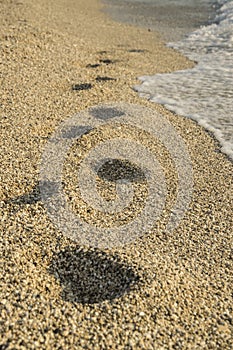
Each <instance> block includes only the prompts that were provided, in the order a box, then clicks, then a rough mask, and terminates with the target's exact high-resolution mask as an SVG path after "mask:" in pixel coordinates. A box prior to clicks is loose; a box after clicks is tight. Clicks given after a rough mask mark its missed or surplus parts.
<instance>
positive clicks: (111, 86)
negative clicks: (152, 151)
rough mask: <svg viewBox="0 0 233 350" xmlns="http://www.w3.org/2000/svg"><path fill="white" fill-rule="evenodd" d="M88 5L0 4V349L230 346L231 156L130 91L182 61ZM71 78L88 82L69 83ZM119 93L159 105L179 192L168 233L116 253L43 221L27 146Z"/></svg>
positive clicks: (38, 149)
mask: <svg viewBox="0 0 233 350" xmlns="http://www.w3.org/2000/svg"><path fill="white" fill-rule="evenodd" d="M101 8H102V4H101V3H100V2H99V1H91V0H87V1H84V0H79V1H75V0H68V1H66V2H64V1H62V0H52V1H50V2H49V3H47V2H46V1H45V0H37V1H34V0H25V1H24V2H22V3H21V2H18V3H15V4H12V2H11V1H8V0H7V1H5V2H4V3H2V11H1V13H0V21H1V23H2V26H1V28H0V36H1V42H2V47H3V50H2V52H3V57H2V64H1V66H2V76H1V85H0V89H1V96H2V110H1V140H0V149H1V154H2V161H1V164H0V174H1V182H0V198H1V200H0V216H1V218H2V220H1V223H0V229H1V235H0V251H1V253H2V256H3V257H4V261H3V265H2V266H3V272H2V273H1V275H2V282H1V286H2V288H3V293H2V297H1V304H2V310H3V312H2V315H3V316H2V320H3V325H2V330H1V331H0V332H1V337H2V340H1V342H0V345H1V346H2V347H3V348H4V347H5V348H6V349H7V348H9V349H11V348H14V349H15V348H17V349H29V348H30V349H46V350H48V349H59V348H62V349H71V348H77V349H79V348H80V349H81V348H83V347H84V345H85V346H86V348H87V349H93V348H95V349H104V348H106V349H107V348H113V349H126V348H127V349H135V350H136V349H139V348H142V349H143V348H145V349H154V348H155V347H156V348H157V349H171V348H174V347H179V348H183V349H192V348H194V347H198V348H201V349H209V348H213V349H214V348H216V346H218V347H219V348H222V349H227V350H228V349H229V350H230V349H231V348H232V346H233V337H232V334H233V323H232V317H233V314H232V312H233V310H232V302H233V300H232V293H231V290H232V288H233V278H232V277H233V276H232V270H233V260H232V249H231V247H232V244H233V237H232V231H231V230H232V226H233V222H232V217H233V215H232V214H233V213H232V205H231V203H232V199H233V194H232V170H233V164H232V163H231V162H229V161H228V160H227V159H226V157H225V156H224V155H223V154H221V153H219V148H218V144H217V143H216V142H215V140H214V139H213V138H212V137H210V135H209V134H208V133H207V132H206V131H205V130H204V129H203V128H202V127H200V126H199V125H198V124H196V122H194V121H192V120H189V119H187V118H185V117H180V116H178V115H176V114H174V113H172V112H169V111H168V110H166V109H165V108H164V107H163V106H161V105H158V104H154V103H151V102H149V101H147V100H144V99H142V98H140V97H139V96H138V94H137V93H136V92H135V91H133V89H132V86H134V85H136V84H137V83H138V81H137V78H136V77H138V76H142V75H147V74H152V73H153V74H156V73H166V72H172V71H174V70H179V69H186V68H191V67H193V66H194V63H192V62H191V61H189V60H188V59H187V58H185V57H183V56H182V55H181V54H179V53H178V52H176V51H174V50H173V49H170V48H168V47H166V46H165V44H164V42H162V41H160V36H159V34H156V33H152V32H148V31H147V30H145V29H142V28H137V27H133V26H131V25H126V24H121V23H116V22H113V21H112V20H111V19H110V18H108V17H107V16H106V15H105V14H103V13H102V12H101V11H100V10H101ZM35 14H36V17H35ZM104 78H105V79H104ZM106 78H110V79H113V80H108V79H106ZM80 84H87V85H82V86H89V87H90V88H88V89H86V90H85V89H83V90H82V89H80V90H79V89H76V90H75V89H73V87H74V86H75V85H80ZM88 84H90V85H88ZM121 101H122V102H128V103H134V104H136V105H141V106H143V107H149V108H151V109H153V110H154V111H156V112H158V113H161V114H162V115H163V116H164V117H165V118H166V119H167V120H168V121H169V122H170V123H171V124H172V125H173V127H174V128H175V130H176V131H177V132H178V133H179V134H180V135H181V137H182V138H183V140H184V141H185V143H186V145H187V148H188V151H189V153H190V157H191V159H192V166H193V178H194V189H193V200H192V202H191V203H190V206H189V210H188V211H187V212H186V215H185V217H184V218H183V220H182V221H181V222H180V225H179V227H178V228H176V229H175V230H174V231H173V232H172V233H171V234H168V233H166V232H165V231H164V230H163V222H162V221H161V222H159V223H158V225H157V226H156V228H155V230H154V231H153V232H151V233H148V234H147V235H145V236H143V237H141V238H140V239H138V240H137V241H135V242H133V243H131V244H129V245H127V246H124V247H120V248H117V247H116V248H114V249H112V250H105V251H101V250H98V249H96V248H86V247H81V246H79V245H78V244H77V243H75V242H73V241H71V240H70V239H69V238H67V237H66V236H65V235H63V234H62V233H61V232H59V231H58V230H57V229H56V228H55V227H54V226H53V223H52V222H51V220H50V219H49V217H48V214H47V212H46V210H45V208H44V205H43V203H42V202H41V199H40V193H39V188H38V180H39V165H40V162H41V154H42V152H43V150H44V148H45V146H46V144H47V142H48V139H49V138H50V137H51V135H52V134H53V132H54V130H55V129H56V128H57V126H59V125H60V123H61V122H63V121H65V120H67V119H68V118H69V117H70V116H73V115H75V114H76V113H78V112H80V111H81V110H86V109H87V108H90V107H92V106H95V105H99V104H101V103H107V102H121ZM107 131H108V130H107ZM93 137H97V139H98V137H99V135H94V136H93ZM88 140H89V139H88V136H87V139H86V142H87V144H88ZM158 154H159V152H158ZM68 176H71V175H70V174H69V173H68V175H67V178H68ZM71 179H72V177H71ZM172 196H174V194H171V197H172ZM75 200H76V198H75ZM77 203H79V202H78V201H77ZM164 220H165V219H164ZM77 275H78V278H77ZM111 276H112V277H111ZM77 285H78V287H77ZM128 287H130V288H128ZM80 290H81V292H80ZM92 299H93V300H92ZM98 300H99V301H100V302H98ZM91 301H93V302H91Z"/></svg>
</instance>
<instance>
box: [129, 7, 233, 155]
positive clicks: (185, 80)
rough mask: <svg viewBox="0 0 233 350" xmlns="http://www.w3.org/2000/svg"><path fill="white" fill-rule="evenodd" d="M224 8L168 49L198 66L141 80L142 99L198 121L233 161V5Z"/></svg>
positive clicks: (145, 77) (138, 87)
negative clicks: (144, 98)
mask: <svg viewBox="0 0 233 350" xmlns="http://www.w3.org/2000/svg"><path fill="white" fill-rule="evenodd" d="M219 4H220V5H222V6H221V8H220V9H219V10H218V13H217V16H216V18H215V22H214V23H213V24H211V25H207V26H203V27H201V28H199V29H198V30H196V31H194V32H192V33H191V34H190V35H189V36H188V37H186V38H184V39H183V40H181V41H178V42H175V43H170V44H168V45H169V46H171V47H173V48H175V49H177V50H179V51H181V52H182V53H184V54H185V55H186V56H188V57H189V58H191V59H192V60H195V61H197V62H198V64H197V65H196V66H195V67H194V68H193V69H188V70H183V71H178V72H174V73H171V74H156V75H152V76H144V77H140V80H141V81H142V84H141V85H140V86H137V87H135V89H136V90H137V91H138V92H139V93H140V95H141V96H142V97H146V98H148V99H150V100H151V101H153V102H157V103H161V104H163V105H165V106H166V107H167V108H168V109H169V110H171V111H174V112H176V113H177V114H180V115H184V116H187V117H190V118H192V119H194V120H196V121H197V122H198V123H199V124H200V125H202V126H204V127H205V128H206V129H208V130H209V131H211V132H213V133H214V135H215V137H216V138H217V139H218V141H219V142H220V144H221V150H222V151H223V152H224V153H226V154H227V155H228V156H229V157H230V158H231V159H233V1H232V0H230V1H226V0H219Z"/></svg>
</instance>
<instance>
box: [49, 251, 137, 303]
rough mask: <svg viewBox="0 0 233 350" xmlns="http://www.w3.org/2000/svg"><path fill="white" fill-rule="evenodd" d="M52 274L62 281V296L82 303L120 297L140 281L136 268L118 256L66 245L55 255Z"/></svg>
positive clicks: (50, 270) (50, 271) (51, 267)
mask: <svg viewBox="0 0 233 350" xmlns="http://www.w3.org/2000/svg"><path fill="white" fill-rule="evenodd" d="M49 273H51V274H53V275H55V277H56V278H57V279H58V280H59V281H60V283H61V285H62V287H63V292H62V297H63V299H64V300H66V301H69V302H78V303H82V304H94V303H101V302H102V301H104V300H113V299H115V298H119V297H121V296H122V295H123V294H124V293H126V292H128V291H129V290H131V289H132V287H133V286H134V285H135V284H136V283H138V282H139V276H138V275H137V274H136V273H135V272H134V271H133V268H132V267H131V266H129V265H128V264H126V263H123V262H122V261H120V259H119V257H118V256H116V255H110V254H106V253H104V252H102V251H99V250H98V251H97V250H91V251H84V250H82V249H81V248H79V249H70V248H68V247H67V248H66V249H65V250H63V251H61V252H60V253H59V254H58V255H56V256H54V257H53V260H52V262H51V266H50V268H49Z"/></svg>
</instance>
